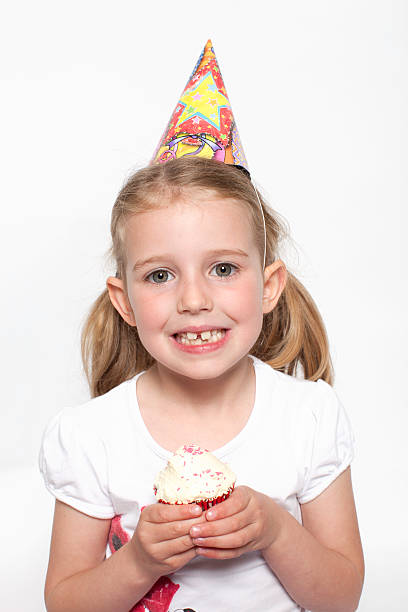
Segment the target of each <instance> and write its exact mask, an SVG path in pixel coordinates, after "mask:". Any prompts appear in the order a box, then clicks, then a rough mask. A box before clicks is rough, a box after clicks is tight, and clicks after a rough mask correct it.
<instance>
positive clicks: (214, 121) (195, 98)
mask: <svg viewBox="0 0 408 612" xmlns="http://www.w3.org/2000/svg"><path fill="white" fill-rule="evenodd" d="M184 155H196V156H199V157H205V158H207V159H211V158H213V159H216V160H218V161H221V162H224V163H227V164H232V165H234V166H238V167H240V168H243V169H244V170H246V171H247V172H248V173H249V171H248V164H247V161H246V158H245V154H244V151H243V148H242V145H241V141H240V139H239V134H238V130H237V127H236V125H235V121H234V116H233V114H232V110H231V104H230V102H229V99H228V96H227V92H226V89H225V85H224V81H223V79H222V76H221V72H220V69H219V66H218V62H217V58H216V57H215V53H214V49H213V46H212V42H211V40H209V41H208V42H207V44H206V45H205V47H204V50H203V52H202V53H201V55H200V57H199V60H198V62H197V64H196V66H195V68H194V70H193V73H192V75H191V76H190V78H189V80H188V81H187V85H186V86H185V88H184V91H183V93H182V94H181V96H180V99H179V101H178V103H177V106H176V108H175V109H174V111H173V114H172V116H171V118H170V121H169V123H168V125H167V128H166V130H165V132H164V134H163V136H162V138H161V140H160V143H159V146H158V147H157V149H156V151H155V154H154V156H153V159H152V162H151V163H165V162H167V161H169V160H171V159H176V158H178V157H183V156H184Z"/></svg>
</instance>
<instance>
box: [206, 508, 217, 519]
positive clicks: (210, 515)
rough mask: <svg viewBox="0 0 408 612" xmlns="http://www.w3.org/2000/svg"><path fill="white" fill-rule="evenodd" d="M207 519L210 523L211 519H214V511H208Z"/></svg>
mask: <svg viewBox="0 0 408 612" xmlns="http://www.w3.org/2000/svg"><path fill="white" fill-rule="evenodd" d="M207 518H208V519H210V521H211V519H213V518H215V512H214V510H208V511H207Z"/></svg>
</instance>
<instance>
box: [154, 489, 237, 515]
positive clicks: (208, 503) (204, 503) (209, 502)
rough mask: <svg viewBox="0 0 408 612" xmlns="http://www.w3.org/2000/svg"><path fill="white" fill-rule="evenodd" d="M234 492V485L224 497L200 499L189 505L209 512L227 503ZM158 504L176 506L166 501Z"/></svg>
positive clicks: (180, 504) (178, 503)
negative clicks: (224, 502)
mask: <svg viewBox="0 0 408 612" xmlns="http://www.w3.org/2000/svg"><path fill="white" fill-rule="evenodd" d="M233 490H234V485H232V487H230V488H229V489H228V491H227V492H226V493H223V495H219V496H218V497H214V498H213V499H198V500H196V501H191V502H188V503H189V504H197V505H198V506H201V508H202V509H203V510H208V508H212V506H216V505H217V504H220V503H221V502H223V501H225V500H226V499H227V498H228V497H229V496H230V495H231V493H232V492H233ZM158 502H159V504H169V505H170V506H174V504H172V503H171V502H167V501H164V499H159V500H158ZM175 504H176V505H178V506H183V505H187V504H185V503H184V502H175Z"/></svg>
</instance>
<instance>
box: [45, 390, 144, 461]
mask: <svg viewBox="0 0 408 612" xmlns="http://www.w3.org/2000/svg"><path fill="white" fill-rule="evenodd" d="M132 382H134V379H131V380H127V381H125V382H123V383H121V384H120V385H118V386H117V387H114V388H113V389H111V390H110V391H108V392H107V393H105V394H104V395H101V396H99V397H95V398H92V399H90V400H88V401H86V402H83V403H81V404H78V405H75V406H66V407H64V408H63V409H62V410H60V411H59V412H58V413H57V414H55V415H54V416H53V417H52V418H51V419H50V420H49V421H48V423H47V425H46V427H45V429H44V433H43V437H42V448H43V449H52V448H58V449H68V448H70V449H71V450H73V447H76V448H77V447H81V448H92V447H96V446H99V447H100V446H101V445H103V444H104V442H105V441H107V440H109V439H110V437H111V436H112V432H113V431H114V429H115V428H114V425H115V423H116V422H120V423H121V424H122V427H123V426H125V427H126V425H125V423H126V419H127V418H128V415H129V414H130V412H129V398H130V393H131V384H132Z"/></svg>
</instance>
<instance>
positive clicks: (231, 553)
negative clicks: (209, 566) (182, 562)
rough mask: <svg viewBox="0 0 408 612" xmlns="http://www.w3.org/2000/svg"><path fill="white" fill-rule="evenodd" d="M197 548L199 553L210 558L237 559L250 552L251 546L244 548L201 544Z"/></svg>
mask: <svg viewBox="0 0 408 612" xmlns="http://www.w3.org/2000/svg"><path fill="white" fill-rule="evenodd" d="M195 550H196V553H197V555H200V557H207V558H208V559H236V558H237V557H240V556H241V555H243V554H244V553H246V552H248V551H249V550H250V548H249V547H248V546H243V547H242V548H203V547H201V546H200V547H199V548H196V549H195Z"/></svg>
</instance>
